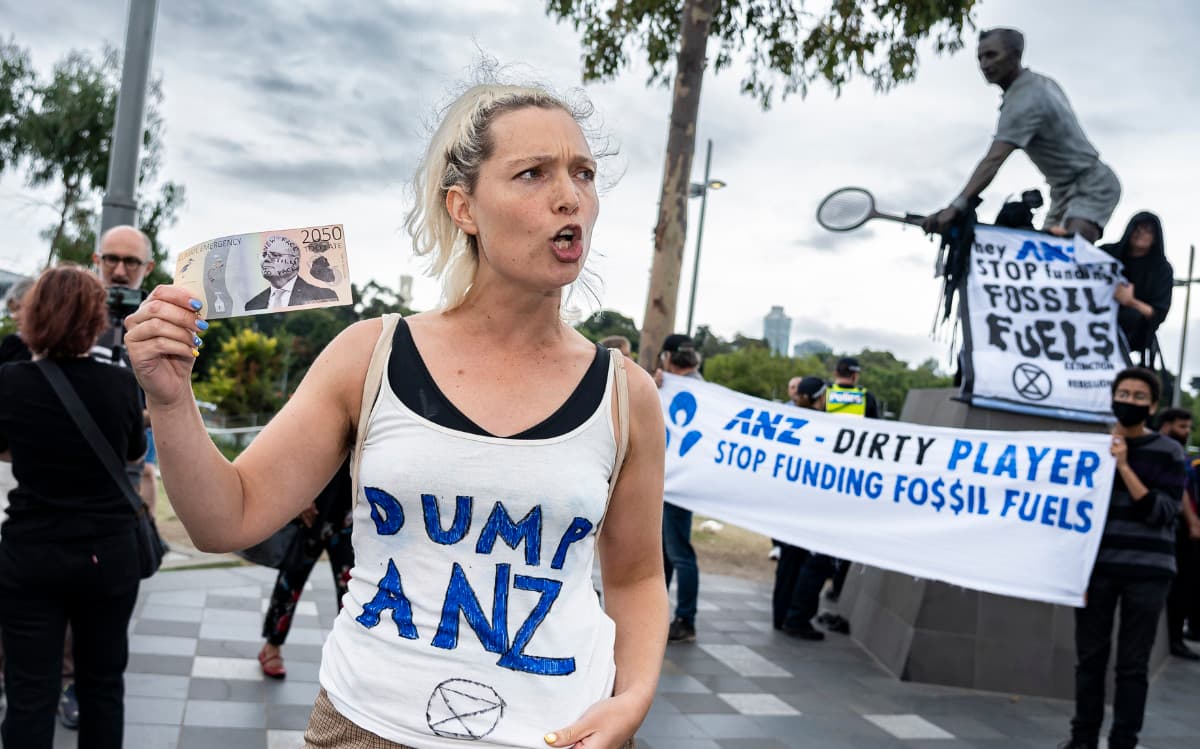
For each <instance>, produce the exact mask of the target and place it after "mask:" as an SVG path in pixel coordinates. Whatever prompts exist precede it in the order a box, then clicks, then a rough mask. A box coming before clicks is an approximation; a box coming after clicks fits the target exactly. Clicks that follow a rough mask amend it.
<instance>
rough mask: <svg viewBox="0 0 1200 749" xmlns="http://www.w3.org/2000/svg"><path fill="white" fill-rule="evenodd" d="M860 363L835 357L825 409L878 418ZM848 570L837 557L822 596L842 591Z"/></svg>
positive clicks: (834, 595)
mask: <svg viewBox="0 0 1200 749" xmlns="http://www.w3.org/2000/svg"><path fill="white" fill-rule="evenodd" d="M861 373H862V367H861V366H860V365H859V363H858V359H855V358H854V357H853V356H843V357H842V358H841V359H838V363H837V368H836V369H835V370H834V380H833V384H832V385H830V386H829V387H828V388H826V389H825V412H826V413H831V414H841V415H843V416H855V417H859V418H862V417H866V418H868V419H878V418H879V402H878V401H877V400H875V396H874V395H872V394H871V393H869V392H867V389H866V388H863V387H859V385H858V377H859V375H860V374H861ZM849 571H850V562H848V561H846V560H845V559H839V560H838V563H837V573H836V574H835V575H834V576H833V586H832V587H831V588H830V589H829V592H828V593H826V594H825V597H826V598H827V599H829V600H830V601H836V600H837V599H838V598H840V597H841V595H842V586H843V585H845V584H846V574H847V573H848V572H849Z"/></svg>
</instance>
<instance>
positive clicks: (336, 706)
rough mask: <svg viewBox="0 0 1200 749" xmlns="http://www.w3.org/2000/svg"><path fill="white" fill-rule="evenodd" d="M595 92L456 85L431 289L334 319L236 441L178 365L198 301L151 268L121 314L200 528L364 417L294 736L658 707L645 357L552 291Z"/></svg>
mask: <svg viewBox="0 0 1200 749" xmlns="http://www.w3.org/2000/svg"><path fill="white" fill-rule="evenodd" d="M586 114H587V113H586V111H581V110H580V109H579V108H576V107H574V106H572V105H571V104H569V103H567V102H565V101H564V100H562V99H559V98H556V97H554V96H553V95H551V94H549V93H547V92H546V91H544V90H542V89H539V88H526V87H513V86H499V85H481V86H475V87H473V88H471V89H469V90H468V91H466V93H464V94H463V95H462V96H461V97H459V98H458V99H457V100H456V101H455V102H454V103H453V104H452V105H451V106H450V107H448V108H447V110H446V111H445V113H444V117H443V120H442V122H441V124H440V126H439V127H438V128H437V130H436V132H435V133H434V135H433V137H432V141H431V143H430V144H429V147H428V150H427V152H426V154H425V156H424V158H423V160H422V163H421V165H420V167H419V169H418V171H417V174H416V177H415V180H414V188H415V190H414V191H415V198H416V199H415V205H414V207H413V209H412V211H411V212H410V214H409V216H408V219H407V227H408V229H409V231H410V233H411V234H412V236H413V246H414V249H415V250H416V252H417V253H418V254H422V255H427V256H428V257H429V258H430V259H431V267H432V269H433V272H434V273H435V274H436V275H437V276H438V277H440V279H441V281H442V284H443V292H444V298H443V301H442V304H441V306H440V307H439V308H438V309H436V310H434V311H432V312H427V313H422V314H418V315H414V316H412V317H410V318H408V319H406V320H401V321H399V323H398V324H396V321H395V320H394V319H393V320H388V321H382V322H381V321H380V320H370V321H365V322H361V323H357V324H355V325H353V326H351V327H350V328H348V329H347V330H346V331H344V332H343V333H342V334H341V335H340V336H338V338H337V339H335V340H334V341H333V342H332V343H331V344H330V345H329V347H328V348H327V349H326V350H325V351H324V353H323V354H322V355H321V356H320V358H318V360H317V362H316V363H315V364H314V365H313V367H312V369H311V370H310V371H309V373H308V375H307V376H306V378H305V380H304V382H303V383H302V384H301V385H300V387H299V389H298V390H297V392H296V394H295V396H294V397H293V398H292V399H291V400H290V401H289V402H288V404H287V406H286V407H285V408H284V409H283V410H282V411H281V412H280V413H279V415H278V416H276V417H275V419H274V420H273V421H272V422H271V423H270V425H269V426H268V427H267V428H266V429H265V430H264V431H263V433H262V434H261V435H260V436H259V437H258V438H257V439H255V441H254V442H253V443H252V444H251V446H250V448H249V449H248V450H246V452H245V453H243V454H242V455H241V456H240V457H239V458H238V459H237V461H236V462H234V463H232V464H230V463H229V462H227V461H226V460H225V459H224V458H223V457H222V456H221V454H220V453H219V452H218V451H217V449H216V448H215V447H214V446H213V445H212V443H211V442H210V441H209V439H208V438H207V436H206V434H205V431H204V428H203V425H202V423H201V420H200V416H199V412H198V411H197V409H196V405H195V401H194V399H193V395H192V391H191V387H190V383H189V379H188V376H189V373H190V371H191V367H192V362H193V359H194V357H195V356H196V355H197V346H198V341H199V339H198V338H197V337H196V336H197V335H198V333H200V332H202V331H203V329H204V328H205V327H207V325H206V323H205V322H204V321H203V320H202V319H200V318H199V315H198V314H197V312H198V310H199V309H200V306H201V305H200V303H199V302H198V301H196V300H192V299H189V297H188V295H187V293H186V292H185V291H184V290H183V289H180V288H174V287H159V288H158V289H156V290H155V291H154V292H153V293H152V294H151V295H150V298H149V299H148V300H147V301H146V303H145V304H143V305H142V308H141V309H140V310H139V311H138V312H137V313H136V314H134V315H132V316H131V317H130V318H129V320H128V323H127V327H128V334H127V336H126V343H127V345H128V348H129V354H130V358H131V360H132V362H133V366H134V369H135V371H136V373H137V376H138V379H139V380H140V382H141V383H142V387H143V388H144V389H145V391H146V398H147V401H148V404H149V408H150V412H151V417H152V418H153V420H154V424H155V437H156V439H157V441H158V451H159V462H160V467H161V472H162V477H163V481H164V483H165V485H166V488H167V491H168V494H169V496H170V497H171V501H172V503H173V504H174V505H175V509H176V512H177V513H178V514H179V517H180V519H181V520H182V521H183V522H184V524H185V525H186V527H187V529H188V532H189V533H190V534H191V537H192V539H193V540H194V541H195V542H196V544H197V546H199V547H200V548H202V549H205V550H208V551H226V550H232V549H240V548H244V547H246V546H249V545H251V544H253V543H255V542H257V541H259V540H261V539H263V538H265V537H266V536H267V535H269V534H270V533H271V532H272V531H274V530H275V529H276V528H278V527H280V526H282V525H283V524H284V523H286V522H287V521H288V520H290V519H291V518H293V517H295V516H296V515H297V514H298V513H299V512H300V511H301V510H303V509H304V508H305V507H306V505H307V504H308V502H309V501H310V498H311V497H313V496H315V495H316V493H317V492H318V491H319V490H320V489H321V487H322V486H324V485H325V484H326V483H327V482H328V481H329V479H330V477H331V476H333V474H334V472H335V471H336V470H337V468H338V466H339V465H340V464H341V462H342V461H343V459H344V458H345V457H346V455H347V454H348V452H349V451H350V450H351V448H352V447H354V446H355V445H356V441H360V442H361V445H362V447H361V449H360V450H357V451H355V452H356V454H355V455H354V456H353V457H354V460H355V463H356V465H355V473H354V479H355V487H356V489H355V507H354V532H353V540H354V551H355V558H356V562H355V567H354V569H353V570H352V573H351V580H350V584H349V593H348V594H347V597H346V601H345V606H344V609H343V611H342V612H341V614H340V615H339V617H338V619H337V621H336V622H335V624H334V627H333V632H332V633H331V635H330V637H329V639H328V641H327V642H326V644H325V649H324V654H323V658H322V664H321V675H320V680H321V686H322V691H321V694H320V696H319V697H318V700H317V704H316V706H315V707H314V710H313V716H312V719H311V720H310V723H309V728H308V731H307V733H306V746H309V747H339V748H341V747H360V746H361V747H395V746H402V747H420V748H421V749H425V748H426V747H431V748H435V749H436V748H440V747H459V746H462V745H463V744H464V741H465V742H470V743H471V744H472V745H474V746H480V747H502V746H503V747H536V746H543V747H544V746H546V745H550V746H556V747H566V746H572V745H574V746H579V747H586V749H592V748H593V747H597V748H599V747H620V746H622V745H625V744H626V743H627V742H629V741H631V737H632V736H633V735H634V733H635V732H636V730H637V728H638V726H639V725H640V724H641V722H642V720H643V718H644V717H645V715H646V712H647V710H648V709H649V707H650V703H651V701H652V699H653V695H654V690H655V686H656V684H657V679H658V672H659V668H660V665H661V661H662V655H663V650H664V647H665V639H666V620H667V601H666V594H665V591H664V588H663V585H662V575H663V570H662V550H661V526H660V523H661V517H662V491H663V456H664V444H663V443H664V428H663V422H662V415H661V408H660V406H659V402H658V395H657V391H656V389H655V386H654V383H653V381H652V380H651V379H650V378H649V376H648V375H646V373H645V372H643V371H641V370H640V369H638V368H637V367H634V366H623V365H622V363H621V358H620V357H619V355H618V356H610V355H609V353H608V352H606V351H604V350H601V349H598V348H597V347H596V346H595V345H594V344H591V343H589V342H588V341H587V340H586V339H584V338H583V336H581V335H580V334H578V333H577V332H575V331H574V330H573V329H572V328H571V327H570V326H568V325H567V324H566V323H564V322H563V319H562V314H561V310H562V305H563V297H564V291H565V289H567V287H568V286H570V285H571V284H572V283H573V282H574V281H575V280H576V279H577V278H578V277H579V274H580V271H581V270H582V268H583V265H584V262H585V261H586V259H587V256H588V250H589V247H590V244H591V240H592V232H593V228H594V226H595V222H596V217H597V215H598V212H599V202H598V199H597V194H596V186H595V181H594V180H595V171H596V163H595V159H594V158H593V155H592V152H591V149H590V148H589V144H588V141H587V138H586V137H585V135H584V131H583V128H582V127H581V122H582V120H583V119H584V118H585V117H586ZM392 325H394V326H395V327H394V332H393V331H392V329H391V327H392ZM372 361H374V363H375V366H372ZM376 373H378V379H376ZM368 375H370V376H368ZM626 379H627V386H625V383H624V381H625V380H626ZM376 387H377V388H378V390H377V391H376ZM364 390H365V392H366V396H365V397H364ZM376 392H378V395H377V396H376V395H375V393H376ZM622 455H623V457H622ZM610 481H611V482H612V483H613V484H614V485H613V486H612V487H610ZM597 552H598V553H599V557H600V560H601V571H602V574H603V577H604V592H605V607H604V609H603V610H602V609H601V608H600V606H599V604H598V602H597V600H596V596H595V594H594V592H593V590H592V586H591V570H592V562H593V559H594V556H595V555H596V553H597Z"/></svg>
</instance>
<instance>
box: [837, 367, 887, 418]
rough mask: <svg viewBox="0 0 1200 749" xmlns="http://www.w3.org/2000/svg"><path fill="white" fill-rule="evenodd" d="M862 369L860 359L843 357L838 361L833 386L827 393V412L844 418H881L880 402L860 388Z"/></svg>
mask: <svg viewBox="0 0 1200 749" xmlns="http://www.w3.org/2000/svg"><path fill="white" fill-rule="evenodd" d="M861 372H862V367H861V366H859V364H858V359H855V358H854V357H852V356H843V357H842V358H841V359H838V363H837V369H836V370H835V377H834V380H833V384H832V385H830V386H829V387H828V388H827V389H826V391H825V411H826V412H828V413H831V414H842V415H844V416H865V417H867V418H868V419H878V418H879V402H878V401H876V400H875V396H874V395H872V394H871V393H869V392H867V390H866V388H862V387H859V386H858V377H859V374H860V373H861Z"/></svg>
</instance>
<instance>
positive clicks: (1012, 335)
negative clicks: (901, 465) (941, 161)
mask: <svg viewBox="0 0 1200 749" xmlns="http://www.w3.org/2000/svg"><path fill="white" fill-rule="evenodd" d="M1120 272H1121V264H1120V263H1119V262H1117V261H1116V260H1114V259H1113V258H1112V257H1110V256H1109V255H1108V254H1106V253H1105V252H1104V251H1102V250H1098V249H1096V248H1095V247H1093V246H1092V245H1091V243H1089V242H1088V241H1087V240H1085V239H1083V238H1082V237H1078V236H1076V237H1074V238H1068V237H1054V236H1051V235H1048V234H1039V233H1035V232H1030V231H1022V230H1019V229H1002V228H997V227H994V226H982V225H980V226H976V227H975V245H974V247H973V249H972V252H971V265H970V270H969V272H968V274H967V288H966V293H965V294H964V295H963V298H962V299H961V301H960V304H961V311H962V314H963V316H964V318H965V321H966V322H965V324H964V325H963V329H964V334H965V340H964V346H963V353H964V356H963V368H964V379H963V395H964V396H965V397H967V398H968V399H969V400H970V402H971V403H972V404H973V405H977V406H985V407H989V408H998V409H1004V410H1013V411H1021V412H1025V413H1035V414H1042V415H1048V416H1058V417H1060V418H1066V419H1073V420H1080V421H1105V420H1109V419H1111V412H1110V405H1109V404H1110V402H1111V394H1110V392H1109V386H1110V383H1111V382H1112V379H1113V375H1115V374H1116V373H1117V372H1118V371H1120V370H1121V369H1123V368H1124V367H1125V366H1127V362H1128V358H1127V356H1126V355H1125V353H1124V352H1123V351H1122V350H1121V347H1120V345H1118V336H1117V306H1118V305H1117V302H1116V301H1114V299H1113V290H1114V288H1115V286H1116V284H1117V283H1118V281H1119V279H1120Z"/></svg>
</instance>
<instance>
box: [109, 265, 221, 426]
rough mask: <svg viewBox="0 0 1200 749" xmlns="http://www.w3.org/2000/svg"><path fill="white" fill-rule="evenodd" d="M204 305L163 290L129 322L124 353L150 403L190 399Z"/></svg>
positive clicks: (172, 288) (205, 326)
mask: <svg viewBox="0 0 1200 749" xmlns="http://www.w3.org/2000/svg"><path fill="white" fill-rule="evenodd" d="M200 307H201V303H200V300H198V299H195V298H193V297H192V295H191V294H190V293H189V292H188V291H187V290H186V289H184V288H183V287H181V286H159V287H157V288H155V289H154V291H152V292H151V293H150V296H149V297H147V298H146V301H144V302H142V305H141V306H140V307H138V310H137V312H134V313H133V314H132V315H130V316H129V317H127V318H125V348H126V350H127V351H128V352H129V361H130V362H131V363H132V364H133V373H134V374H135V375H136V376H137V379H138V383H139V384H141V386H142V390H144V391H146V400H147V402H148V403H152V404H156V405H174V404H176V403H178V402H179V401H180V400H181V399H184V398H187V397H189V396H190V395H191V390H192V382H191V374H192V364H193V363H194V362H195V361H196V357H197V356H199V355H200V347H201V346H202V345H203V343H202V342H201V340H200V335H199V334H200V333H202V332H204V331H205V330H207V329H208V323H207V322H205V321H204V320H202V319H200V314H199V310H200Z"/></svg>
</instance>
